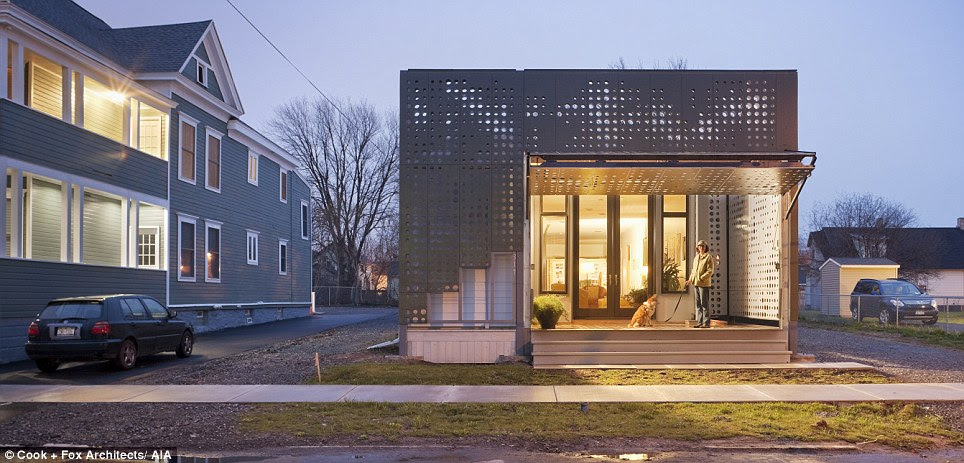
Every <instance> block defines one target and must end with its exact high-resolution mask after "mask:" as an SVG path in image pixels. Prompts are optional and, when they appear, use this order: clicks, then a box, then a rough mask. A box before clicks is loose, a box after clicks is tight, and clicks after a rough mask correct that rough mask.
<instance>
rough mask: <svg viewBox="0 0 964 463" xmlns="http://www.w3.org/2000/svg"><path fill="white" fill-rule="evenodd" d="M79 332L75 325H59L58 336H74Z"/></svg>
mask: <svg viewBox="0 0 964 463" xmlns="http://www.w3.org/2000/svg"><path fill="white" fill-rule="evenodd" d="M76 332H77V328H76V327H73V326H58V327H57V336H73V335H74V333H76Z"/></svg>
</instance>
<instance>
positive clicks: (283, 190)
mask: <svg viewBox="0 0 964 463" xmlns="http://www.w3.org/2000/svg"><path fill="white" fill-rule="evenodd" d="M280 177H281V182H280V184H279V185H278V192H279V197H280V199H281V202H283V203H286V202H288V171H286V170H284V169H281V175H280Z"/></svg>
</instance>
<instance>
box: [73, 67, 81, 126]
mask: <svg viewBox="0 0 964 463" xmlns="http://www.w3.org/2000/svg"><path fill="white" fill-rule="evenodd" d="M73 96H74V125H76V126H77V127H83V126H84V75H83V74H81V73H79V72H75V73H74V95H73Z"/></svg>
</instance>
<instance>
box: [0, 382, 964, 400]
mask: <svg viewBox="0 0 964 463" xmlns="http://www.w3.org/2000/svg"><path fill="white" fill-rule="evenodd" d="M865 401H926V402H945V401H964V383H900V384H756V385H658V386H350V385H344V386H343V385H325V386H309V385H302V386H296V385H191V386H187V385H164V386H162V385H158V386H140V385H97V386H56V385H18V384H11V385H0V403H2V402H88V403H91V402H96V403H100V402H168V403H184V402H204V403H258V402H425V403H470V402H479V403H481V402H495V403H501V402H544V403H574V402H575V403H578V402H652V403H659V402H865Z"/></svg>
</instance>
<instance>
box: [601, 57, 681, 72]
mask: <svg viewBox="0 0 964 463" xmlns="http://www.w3.org/2000/svg"><path fill="white" fill-rule="evenodd" d="M688 68H689V60H687V59H686V58H683V57H680V56H677V57H673V58H667V59H666V63H665V65H664V64H661V63H660V62H659V60H653V64H652V66H649V67H647V66H645V65H643V60H639V61H637V63H636V67H629V65H628V64H626V60H625V59H624V58H623V57H622V56H620V57H619V58H617V59H616V60H615V61H613V62H611V63H609V69H617V70H623V69H655V70H659V69H671V70H675V71H681V70H685V69H688Z"/></svg>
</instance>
